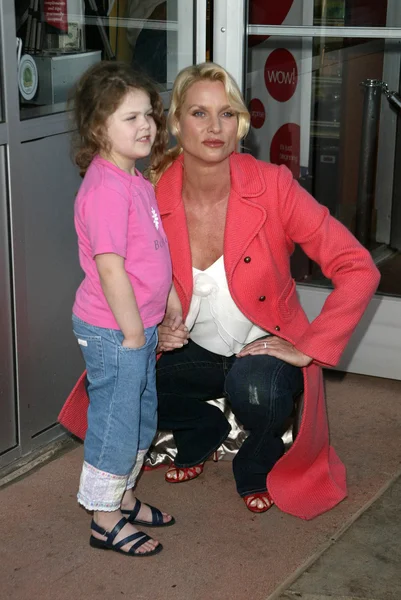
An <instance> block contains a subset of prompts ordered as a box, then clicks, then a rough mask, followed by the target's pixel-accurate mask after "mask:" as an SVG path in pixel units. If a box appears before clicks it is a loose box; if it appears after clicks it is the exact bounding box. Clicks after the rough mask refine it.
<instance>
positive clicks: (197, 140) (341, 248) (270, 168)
mask: <svg viewBox="0 0 401 600" xmlns="http://www.w3.org/2000/svg"><path fill="white" fill-rule="evenodd" d="M169 126H170V130H171V132H172V133H173V134H174V135H175V136H176V139H177V146H176V147H175V148H174V149H173V150H171V151H170V153H169V154H167V155H166V157H165V159H164V161H162V162H161V163H160V165H159V166H158V168H157V169H156V170H154V171H152V173H151V179H153V182H154V183H155V184H156V185H157V187H156V195H157V199H158V203H159V208H160V213H161V216H162V221H163V227H164V229H165V232H166V235H167V238H168V241H169V245H170V252H171V256H172V263H173V279H174V283H175V287H176V289H177V291H178V295H179V297H180V300H181V305H182V312H181V310H180V309H179V308H177V309H175V310H168V311H167V314H166V317H165V318H164V321H163V323H162V324H161V325H160V326H159V350H160V351H162V356H161V358H160V359H159V361H158V364H157V391H158V399H159V428H160V429H163V430H166V429H167V430H172V432H173V434H174V439H175V442H176V445H177V456H176V459H175V464H174V465H173V466H172V467H171V468H170V469H169V470H168V471H167V474H166V480H167V481H168V482H171V483H181V482H186V481H189V480H191V479H193V478H195V477H197V476H198V475H200V474H201V473H202V471H203V465H204V462H205V460H206V459H207V458H208V457H209V456H210V454H212V453H213V451H214V450H216V449H217V448H218V446H219V445H220V444H221V443H222V441H223V440H224V439H225V437H226V436H227V434H228V432H229V430H230V426H229V423H228V422H227V420H226V418H225V416H224V415H223V413H222V412H221V411H220V410H219V409H218V408H216V407H214V406H211V405H210V404H208V403H207V402H206V401H207V400H209V399H213V398H218V397H221V396H222V395H223V394H224V395H226V397H227V398H228V400H229V402H230V404H231V408H232V411H233V412H234V414H235V415H236V417H237V418H238V420H239V421H240V422H241V423H242V425H243V427H244V429H245V430H247V432H248V434H249V435H248V437H247V439H246V440H245V442H244V443H243V445H242V447H241V448H240V450H239V452H238V453H237V455H236V457H235V458H234V461H233V470H234V477H235V481H236V486H237V491H238V493H239V495H240V496H241V497H242V498H243V499H244V501H245V504H246V506H247V508H248V509H249V510H251V511H253V512H264V511H266V510H268V509H269V508H270V507H271V506H272V505H273V504H276V505H277V506H278V507H279V508H280V509H281V510H283V511H285V512H288V513H290V514H293V515H296V516H299V517H301V518H305V519H310V518H312V517H314V516H316V515H318V514H320V513H322V512H324V511H326V510H328V509H330V508H332V507H333V506H335V505H336V504H337V503H338V502H340V501H341V500H342V499H343V498H344V497H345V496H346V478H345V467H344V465H343V464H342V463H341V461H340V459H339V458H338V456H337V455H336V453H335V451H334V449H333V448H332V447H331V446H330V444H329V436H328V425H327V420H326V410H325V400H324V392H323V381H322V370H321V366H322V365H324V366H326V365H327V366H334V365H336V364H337V362H338V360H339V358H340V356H341V353H342V351H343V350H344V348H345V346H346V344H347V342H348V340H349V338H350V336H351V334H352V332H353V330H354V328H355V326H356V325H357V323H358V321H359V320H360V318H361V316H362V315H363V313H364V310H365V309H366V306H367V305H368V303H369V300H370V298H371V297H372V295H373V294H374V292H375V290H376V287H377V285H378V281H379V274H378V271H377V269H376V267H375V265H374V264H373V262H372V259H371V257H370V255H369V253H368V252H367V251H366V250H365V249H364V248H363V247H362V246H361V245H360V244H359V243H358V241H357V240H356V239H355V238H354V237H353V236H352V235H351V233H350V232H349V231H348V230H347V229H346V228H345V227H343V225H341V224H340V223H339V222H338V221H336V220H335V219H334V218H333V217H331V216H330V214H329V211H328V210H327V208H325V207H324V206H321V205H320V204H318V203H317V202H316V201H315V200H314V199H313V198H312V197H311V196H310V195H309V194H308V193H307V192H306V191H305V190H304V189H302V188H301V187H300V186H299V184H298V183H297V182H296V181H294V179H293V177H292V175H291V173H290V171H289V170H288V169H287V168H286V167H285V166H280V167H279V166H275V165H272V164H267V163H265V162H261V161H258V160H256V159H255V158H253V157H252V156H250V155H247V154H239V153H237V151H236V149H237V147H238V142H239V141H240V140H241V139H242V138H243V137H244V136H245V135H246V133H247V131H248V128H249V114H248V111H247V108H246V106H245V104H244V101H243V99H242V97H241V93H240V91H239V89H238V87H237V85H236V83H235V82H234V80H233V79H232V77H231V76H230V75H229V74H228V73H227V72H226V71H225V70H224V69H223V68H222V67H220V66H218V65H215V64H213V63H205V64H201V65H197V66H192V67H188V68H186V69H184V70H183V71H181V72H180V73H179V75H178V77H177V79H176V82H175V85H174V89H173V94H172V103H171V108H170V112H169ZM295 243H298V244H299V245H300V246H301V247H302V248H303V250H304V251H305V252H306V254H307V255H308V256H309V257H310V258H311V259H313V260H314V261H316V262H317V263H318V264H319V265H320V266H321V268H322V270H323V272H324V273H325V275H326V276H327V277H328V278H330V279H331V280H332V283H333V291H332V292H331V294H330V295H329V297H328V299H327V301H326V302H325V305H324V307H323V309H322V311H321V313H320V315H319V316H318V317H317V318H316V319H315V320H314V321H313V322H312V323H310V322H309V321H308V319H307V317H306V315H305V313H304V311H303V309H302V307H301V306H300V303H299V301H298V298H297V293H296V286H295V282H294V280H293V279H292V277H291V272H290V255H291V253H292V251H293V249H294V244H295ZM177 323H180V325H179V326H178V327H177ZM302 390H304V392H305V399H304V411H303V418H302V423H301V428H300V432H299V434H298V437H297V439H296V442H295V443H294V444H293V446H292V447H291V448H290V450H289V451H288V452H287V453H286V454H284V447H283V443H282V441H281V433H282V431H283V427H284V424H285V422H286V420H287V419H288V417H289V416H290V415H291V413H292V411H293V403H294V399H295V398H296V397H297V395H299V394H300V393H301V392H302Z"/></svg>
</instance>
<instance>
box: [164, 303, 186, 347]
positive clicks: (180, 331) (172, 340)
mask: <svg viewBox="0 0 401 600" xmlns="http://www.w3.org/2000/svg"><path fill="white" fill-rule="evenodd" d="M158 333H159V343H158V346H157V351H158V352H169V351H170V350H175V349H176V348H182V347H183V346H184V345H185V344H188V337H189V333H188V328H187V327H185V323H184V322H183V320H182V315H181V314H180V313H177V312H171V313H168V314H166V316H165V317H164V319H163V321H162V322H161V323H160V325H159V327H158Z"/></svg>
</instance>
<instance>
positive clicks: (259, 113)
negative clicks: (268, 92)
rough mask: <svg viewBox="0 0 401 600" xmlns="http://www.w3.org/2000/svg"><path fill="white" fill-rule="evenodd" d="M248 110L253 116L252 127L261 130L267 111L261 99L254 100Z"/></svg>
mask: <svg viewBox="0 0 401 600" xmlns="http://www.w3.org/2000/svg"><path fill="white" fill-rule="evenodd" d="M248 110H249V113H250V115H251V125H252V127H254V128H255V129H260V128H261V127H262V125H263V123H264V122H265V119H266V111H265V107H264V106H263V103H262V102H261V101H260V100H259V98H253V99H252V100H251V101H250V103H249V105H248Z"/></svg>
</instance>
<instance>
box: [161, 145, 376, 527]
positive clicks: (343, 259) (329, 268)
mask: <svg viewBox="0 0 401 600" xmlns="http://www.w3.org/2000/svg"><path fill="white" fill-rule="evenodd" d="M230 169H231V193H230V198H229V203H228V211H227V221H226V229H225V235H224V264H225V270H226V274H227V280H228V285H229V288H230V291H231V295H232V297H233V299H234V301H235V303H236V304H237V306H238V307H239V308H240V310H241V311H242V312H243V313H244V314H245V315H246V316H247V317H248V318H249V319H250V320H251V321H253V322H254V323H256V324H257V325H258V326H260V327H262V328H263V329H265V330H267V331H269V332H271V333H273V334H274V335H278V336H280V337H282V338H283V339H285V340H288V341H289V342H291V343H292V344H294V345H295V346H296V347H297V348H298V349H299V350H301V351H302V352H304V353H305V354H307V355H308V356H312V357H313V359H314V360H313V362H312V363H311V364H310V365H309V366H308V367H307V368H305V369H304V381H305V399H304V411H303V417H302V423H301V428H300V431H299V434H298V436H297V438H296V441H295V443H294V444H293V445H292V447H291V448H290V450H289V451H288V452H287V453H286V454H285V455H284V456H283V457H282V458H281V459H280V460H279V461H278V463H277V464H276V465H275V467H274V468H273V470H272V471H271V472H270V473H269V475H268V477H267V487H268V489H269V492H270V494H271V496H272V498H273V499H274V502H275V504H276V505H277V506H278V507H279V508H280V509H281V510H282V511H284V512H287V513H290V514H292V515H295V516H298V517H301V518H302V519H312V518H313V517H315V516H317V515H319V514H321V513H323V512H325V511H327V510H329V509H330V508H332V507H333V506H335V505H336V504H337V503H338V502H340V501H341V500H343V499H344V498H345V497H346V495H347V487H346V473H345V467H344V465H343V463H342V462H341V461H340V459H339V458H338V456H337V454H336V452H335V451H334V449H333V448H332V447H331V446H330V443H329V433H328V424H327V418H326V407H325V399H324V391H323V379H322V369H321V366H320V365H327V366H334V365H336V364H337V362H338V360H339V358H340V356H341V353H342V351H343V350H344V348H345V346H346V344H347V342H348V340H349V338H350V336H351V334H352V332H353V330H354V328H355V326H356V325H357V323H358V321H359V319H360V318H361V316H362V314H363V312H364V311H365V309H366V306H367V305H368V303H369V300H370V299H371V297H372V295H373V294H374V292H375V290H376V288H377V285H378V281H379V273H378V271H377V269H376V267H375V265H374V263H373V262H372V259H371V257H370V254H369V253H368V252H367V251H366V250H365V249H364V248H363V247H362V246H361V245H360V244H359V242H358V241H357V240H356V239H355V238H354V237H353V236H352V235H351V234H350V233H349V231H348V230H347V229H346V228H345V227H344V226H343V225H341V224H340V223H339V222H338V221H337V220H335V219H334V218H332V217H331V216H330V214H329V211H328V210H327V208H325V207H324V206H322V205H320V204H319V203H318V202H316V201H315V200H314V199H313V198H312V197H311V196H310V195H309V194H308V193H307V192H306V191H305V190H303V188H301V186H300V185H299V184H298V183H297V182H296V181H295V180H294V179H293V177H292V175H291V173H290V171H289V170H288V169H287V168H286V167H283V166H281V167H277V166H275V165H271V164H267V163H264V162H261V161H257V160H256V159H254V158H253V157H252V156H250V155H247V154H236V153H234V154H232V155H231V157H230ZM182 178H183V157H182V156H181V157H180V158H179V159H177V160H176V161H175V162H174V163H173V165H172V166H171V167H170V168H169V169H168V170H167V171H166V172H165V173H164V175H163V176H162V178H161V179H160V181H159V184H158V186H157V190H156V193H157V199H158V203H159V208H160V213H161V215H162V219H163V226H164V228H165V231H166V234H167V237H168V240H169V244H170V251H171V257H172V262H173V276H174V282H175V286H176V289H177V292H178V295H179V297H180V299H181V303H182V307H183V313H184V316H186V315H187V313H188V309H189V305H190V301H191V295H192V265H191V251H190V246H189V238H188V231H187V226H186V218H185V212H184V207H183V203H182V198H181V189H182ZM294 243H298V244H300V246H301V247H302V248H303V250H304V251H305V252H306V254H307V255H308V256H309V257H310V258H311V259H313V260H314V261H316V262H317V263H318V264H319V265H320V266H321V268H322V270H323V273H324V274H325V276H326V277H328V278H329V279H330V280H331V281H332V283H333V285H334V290H333V291H332V293H331V294H330V295H329V297H328V298H327V300H326V302H325V304H324V307H323V309H322V312H321V313H320V315H319V316H318V317H317V318H316V319H315V320H314V321H313V322H312V323H309V321H308V319H307V317H306V315H305V313H304V311H303V309H302V307H301V305H300V303H299V300H298V297H297V293H296V286H295V282H294V280H293V279H292V277H291V273H290V255H291V253H292V252H293V249H294ZM245 259H246V260H245ZM249 259H250V260H249Z"/></svg>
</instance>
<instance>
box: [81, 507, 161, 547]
mask: <svg viewBox="0 0 401 600" xmlns="http://www.w3.org/2000/svg"><path fill="white" fill-rule="evenodd" d="M127 522H128V521H127V519H125V518H124V517H123V518H122V519H120V520H119V522H118V523H117V525H116V526H115V527H114V528H113V529H112V531H106V529H103V527H100V526H99V525H98V524H97V523H95V521H94V520H93V519H92V523H91V529H93V530H94V531H97V533H100V535H104V536H106V538H107V539H106V540H99V539H98V538H96V537H95V536H93V535H91V536H90V540H89V544H90V545H91V546H92V548H98V549H99V550H114V552H120V553H121V554H126V555H127V556H153V554H158V553H159V552H160V551H161V550H162V549H163V546H162V545H161V544H159V545H158V546H156V548H155V549H154V550H150V551H149V552H136V550H138V548H140V547H141V546H143V544H145V543H146V542H148V541H150V540H151V539H152V538H151V537H150V536H148V535H147V534H146V533H143V531H138V532H137V533H133V534H132V535H128V536H127V537H126V538H124V539H123V540H121V541H120V542H118V543H117V544H113V542H114V540H115V538H116V536H117V535H118V534H119V532H120V531H121V529H122V528H123V527H124V525H126V524H127ZM134 540H138V541H137V542H136V543H135V544H132V546H131V548H130V549H129V550H128V551H127V552H125V551H124V550H121V548H122V547H123V546H125V544H128V543H129V542H133V541H134Z"/></svg>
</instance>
